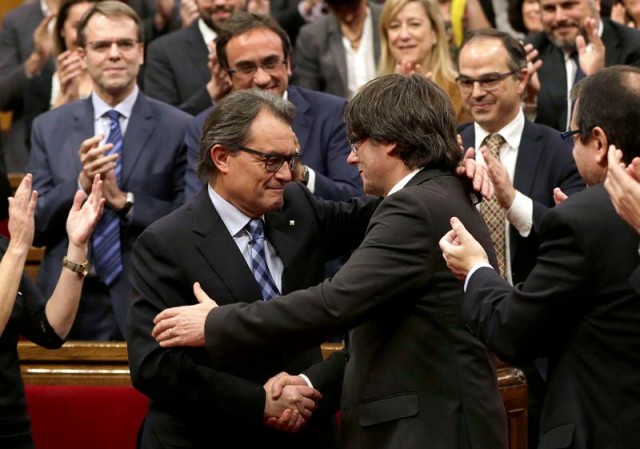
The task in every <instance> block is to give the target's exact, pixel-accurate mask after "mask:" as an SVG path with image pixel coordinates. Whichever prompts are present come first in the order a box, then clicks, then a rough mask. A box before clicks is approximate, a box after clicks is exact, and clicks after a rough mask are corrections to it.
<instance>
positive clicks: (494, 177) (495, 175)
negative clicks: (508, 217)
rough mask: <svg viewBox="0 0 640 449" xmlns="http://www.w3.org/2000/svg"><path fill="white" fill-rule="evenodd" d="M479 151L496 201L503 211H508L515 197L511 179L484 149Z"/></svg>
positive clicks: (496, 159)
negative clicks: (485, 165)
mask: <svg viewBox="0 0 640 449" xmlns="http://www.w3.org/2000/svg"><path fill="white" fill-rule="evenodd" d="M480 151H482V157H483V158H484V161H485V163H486V164H487V173H488V175H489V179H491V183H492V184H493V189H494V194H495V197H496V200H498V203H499V204H500V206H501V207H502V208H503V209H509V208H510V207H511V205H512V204H513V200H514V199H515V197H516V189H514V188H513V184H512V183H511V179H509V172H507V168H506V167H505V166H504V165H502V162H500V160H499V159H498V158H497V157H495V156H494V155H492V154H491V152H490V151H489V150H488V149H487V148H486V147H482V148H480Z"/></svg>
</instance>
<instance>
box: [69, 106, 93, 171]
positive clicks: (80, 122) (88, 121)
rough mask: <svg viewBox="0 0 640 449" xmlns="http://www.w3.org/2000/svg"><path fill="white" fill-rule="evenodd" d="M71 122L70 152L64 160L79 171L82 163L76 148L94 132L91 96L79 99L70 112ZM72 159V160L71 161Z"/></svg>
mask: <svg viewBox="0 0 640 449" xmlns="http://www.w3.org/2000/svg"><path fill="white" fill-rule="evenodd" d="M72 120H73V123H72V125H71V127H70V130H69V132H70V138H69V140H68V142H69V147H68V151H70V152H71V154H69V155H68V156H69V157H68V158H66V161H65V163H66V162H68V163H70V164H71V163H73V164H74V169H73V170H72V171H73V172H74V173H80V171H81V170H82V163H81V162H80V158H79V157H78V150H79V149H80V145H82V142H83V141H85V140H86V139H88V138H89V137H91V136H93V135H94V134H95V125H94V123H93V105H92V103H91V97H90V96H89V98H86V99H84V100H81V101H79V102H77V103H76V107H75V109H74V111H73V114H72ZM72 161H73V162H72Z"/></svg>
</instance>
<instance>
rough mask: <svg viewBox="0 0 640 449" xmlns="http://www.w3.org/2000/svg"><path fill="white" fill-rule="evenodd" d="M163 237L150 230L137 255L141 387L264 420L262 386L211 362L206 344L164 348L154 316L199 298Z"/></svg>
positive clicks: (215, 411) (137, 376) (132, 331)
mask: <svg viewBox="0 0 640 449" xmlns="http://www.w3.org/2000/svg"><path fill="white" fill-rule="evenodd" d="M169 247H170V246H169V245H167V243H166V242H165V241H164V239H163V238H161V237H160V236H158V235H156V234H155V233H154V232H153V231H151V230H148V231H146V232H145V233H143V234H142V235H141V236H140V238H139V239H138V241H137V243H136V245H135V247H134V250H133V252H132V255H131V261H132V276H131V283H132V286H133V290H134V302H133V305H132V308H131V313H130V317H129V324H128V329H129V339H128V351H129V366H130V368H131V379H132V381H133V385H134V386H135V388H136V389H138V390H139V391H141V392H142V393H144V394H145V395H147V396H148V397H149V398H150V399H151V400H152V401H156V402H158V403H165V404H170V406H171V407H185V408H192V409H193V410H200V411H201V412H202V413H205V414H206V415H211V417H212V418H213V417H215V416H219V415H223V416H228V417H232V418H233V417H235V418H237V419H238V420H240V421H252V422H260V420H261V419H262V416H263V412H264V402H265V394H264V390H263V387H262V385H258V384H255V383H253V382H250V381H247V380H245V379H242V378H239V377H237V376H234V375H231V374H228V373H225V372H222V371H217V370H215V369H213V368H210V367H209V366H208V359H207V357H206V353H205V351H203V350H202V349H200V348H172V349H163V348H161V347H160V346H159V345H158V344H157V342H156V341H155V339H154V338H153V337H152V336H151V330H152V328H153V319H154V317H155V316H156V315H157V314H158V313H159V312H160V311H162V310H164V309H166V308H167V307H174V306H179V305H188V304H192V303H195V298H194V297H193V293H192V291H191V289H192V287H191V285H187V282H185V280H184V274H183V273H182V272H181V269H180V268H179V267H178V266H176V264H175V261H176V260H178V256H177V255H174V254H172V252H171V250H170V249H169Z"/></svg>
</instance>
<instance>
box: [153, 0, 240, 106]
mask: <svg viewBox="0 0 640 449" xmlns="http://www.w3.org/2000/svg"><path fill="white" fill-rule="evenodd" d="M195 2H196V5H197V7H198V13H199V15H200V17H199V19H198V20H196V21H194V22H193V23H192V24H191V25H189V26H188V27H187V28H183V29H181V30H178V31H175V32H173V33H170V34H168V35H166V36H163V37H161V38H159V39H156V40H155V41H154V42H152V43H151V44H150V45H149V49H148V52H147V60H146V64H145V66H146V67H145V71H144V91H145V93H146V94H147V95H149V96H150V97H153V98H156V99H158V100H162V101H164V102H165V103H169V104H171V105H173V106H176V107H178V108H180V109H182V110H183V111H186V112H188V113H190V114H191V115H197V114H199V113H200V112H202V111H204V110H205V109H207V108H208V107H210V106H211V104H212V103H213V102H214V101H216V100H218V99H219V98H218V95H219V92H218V89H219V88H220V87H221V86H219V85H218V84H217V80H216V79H215V76H214V75H213V74H212V70H211V69H210V67H209V59H208V55H209V53H211V52H212V51H213V45H214V41H215V39H216V37H217V36H218V33H219V32H220V28H221V27H222V26H223V25H224V23H225V22H226V21H227V19H228V18H229V17H230V16H231V15H232V14H233V12H234V11H236V10H238V9H239V8H240V7H241V6H242V5H243V2H242V0H195Z"/></svg>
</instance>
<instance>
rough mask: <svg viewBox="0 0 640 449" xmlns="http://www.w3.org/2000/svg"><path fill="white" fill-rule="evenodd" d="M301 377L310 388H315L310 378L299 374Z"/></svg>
mask: <svg viewBox="0 0 640 449" xmlns="http://www.w3.org/2000/svg"><path fill="white" fill-rule="evenodd" d="M298 376H299V377H302V380H304V381H305V382H306V383H307V385H308V386H310V387H311V388H313V384H312V383H311V381H310V380H309V378H308V377H307V376H305V375H304V374H298Z"/></svg>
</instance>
